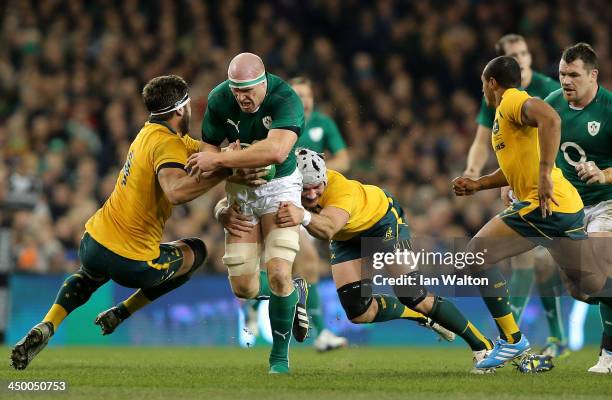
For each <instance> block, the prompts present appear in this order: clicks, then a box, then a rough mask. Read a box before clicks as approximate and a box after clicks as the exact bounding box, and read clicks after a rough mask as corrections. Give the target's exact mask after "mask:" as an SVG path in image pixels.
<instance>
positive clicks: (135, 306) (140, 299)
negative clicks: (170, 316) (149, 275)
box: [123, 289, 151, 315]
mask: <svg viewBox="0 0 612 400" xmlns="http://www.w3.org/2000/svg"><path fill="white" fill-rule="evenodd" d="M150 302H151V300H149V299H147V297H146V296H145V295H144V294H143V293H142V290H140V289H139V290H137V291H136V292H135V293H134V294H133V295H131V296H130V297H129V298H128V299H126V300H124V301H123V305H124V306H125V308H126V310H127V311H128V312H129V313H130V315H131V314H134V313H135V312H136V311H138V310H140V309H141V308H142V307H144V306H146V305H147V304H149V303H150Z"/></svg>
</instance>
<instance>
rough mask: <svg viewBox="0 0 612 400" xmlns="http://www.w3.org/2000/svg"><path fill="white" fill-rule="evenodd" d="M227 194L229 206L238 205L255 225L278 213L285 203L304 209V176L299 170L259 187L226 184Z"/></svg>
mask: <svg viewBox="0 0 612 400" xmlns="http://www.w3.org/2000/svg"><path fill="white" fill-rule="evenodd" d="M225 193H226V194H227V201H228V204H234V203H236V204H238V205H239V206H240V209H241V211H242V213H243V214H244V215H250V216H252V221H253V223H257V222H259V220H260V218H261V216H262V215H264V214H272V213H275V212H277V211H278V207H279V205H280V203H281V202H283V201H290V202H292V203H293V204H295V205H296V206H297V207H299V208H303V207H302V174H301V173H300V171H299V170H298V169H297V168H296V169H295V171H293V173H292V174H291V175H288V176H284V177H282V178H278V179H272V180H271V181H270V182H268V183H266V184H263V185H261V186H257V187H252V186H245V185H239V184H237V183H232V182H226V184H225Z"/></svg>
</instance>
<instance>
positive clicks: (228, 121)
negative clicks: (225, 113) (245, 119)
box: [225, 118, 240, 133]
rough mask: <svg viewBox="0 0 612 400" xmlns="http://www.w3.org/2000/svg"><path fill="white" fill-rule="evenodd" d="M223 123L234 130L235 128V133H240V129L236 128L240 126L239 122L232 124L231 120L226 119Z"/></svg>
mask: <svg viewBox="0 0 612 400" xmlns="http://www.w3.org/2000/svg"><path fill="white" fill-rule="evenodd" d="M225 122H227V123H228V124H230V125H231V126H233V127H234V128H236V132H237V133H240V129H239V128H238V125H240V121H238V122H234V121H232V120H231V119H229V118H228V119H227V120H226V121H225Z"/></svg>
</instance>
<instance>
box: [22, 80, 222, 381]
mask: <svg viewBox="0 0 612 400" xmlns="http://www.w3.org/2000/svg"><path fill="white" fill-rule="evenodd" d="M142 97H143V100H144V103H145V105H146V107H147V110H149V112H150V113H151V116H150V118H149V121H147V122H146V123H145V125H144V126H143V128H142V129H141V130H140V132H139V133H138V135H137V136H136V139H134V141H133V142H132V144H131V145H130V148H129V151H128V154H127V159H126V161H125V165H124V166H123V169H122V170H121V172H120V173H119V177H118V178H117V183H116V184H115V188H114V190H113V192H112V194H111V195H110V197H109V198H108V200H107V201H106V202H105V203H104V205H103V206H102V208H100V209H99V210H98V211H97V212H96V213H95V214H94V215H93V216H92V217H91V218H90V219H89V221H87V223H86V225H85V234H84V235H83V238H82V240H81V244H80V248H79V258H80V261H81V267H80V269H79V270H78V271H77V272H76V273H74V274H72V275H71V276H70V277H69V278H68V279H66V281H65V282H64V284H63V285H62V287H61V288H60V290H59V293H58V294H57V298H56V299H55V302H54V304H53V305H52V306H51V309H50V310H49V312H48V313H47V314H46V315H45V317H44V318H43V320H42V322H41V323H39V324H37V325H36V326H34V327H33V328H32V329H31V330H30V331H29V332H28V334H27V335H26V336H25V337H24V338H23V339H21V340H20V341H19V342H18V343H17V344H16V345H15V347H14V348H13V350H12V352H11V364H12V366H13V367H14V368H16V369H25V368H26V367H27V366H28V364H29V363H30V362H31V361H32V359H33V358H34V357H35V356H36V355H37V354H38V353H39V352H40V351H41V350H42V349H43V348H44V347H45V346H46V345H47V343H48V342H49V339H51V337H52V336H53V334H54V333H55V332H56V331H57V329H58V328H59V326H60V324H61V323H62V321H63V320H64V319H65V318H66V317H67V316H68V314H70V313H71V312H72V311H74V310H75V309H76V308H78V307H80V306H81V305H83V304H85V303H86V302H87V301H88V300H89V298H90V297H91V295H92V294H93V293H94V292H95V291H96V290H97V289H98V288H99V287H100V286H102V285H104V284H105V283H106V282H108V281H109V280H110V279H112V280H113V281H115V282H116V283H118V284H120V285H123V286H126V287H130V288H138V290H137V291H136V292H135V293H134V294H133V295H132V296H131V297H130V298H128V299H127V300H125V301H123V302H121V303H119V304H118V305H117V306H115V307H113V308H111V309H109V310H107V311H105V312H103V313H101V314H100V315H99V316H98V318H96V321H95V323H96V324H98V325H99V326H100V327H101V329H102V333H103V334H105V335H106V334H109V333H112V332H113V331H114V330H115V329H116V328H117V326H118V325H119V324H120V323H121V322H122V321H124V320H125V319H126V318H128V317H129V316H130V315H132V314H133V313H134V312H136V311H137V310H138V309H140V308H142V307H143V306H145V305H146V304H148V303H150V302H151V301H154V300H155V299H157V298H159V297H160V296H162V295H164V294H166V293H168V292H170V291H171V290H174V289H176V288H178V287H180V286H181V285H183V284H185V283H186V282H187V281H188V280H189V278H190V277H191V275H192V274H193V273H194V271H195V270H196V269H197V268H199V267H200V266H201V265H202V264H203V263H204V260H205V258H206V254H207V251H206V246H205V244H204V242H203V241H202V240H201V239H199V238H185V239H180V240H177V241H175V242H171V243H161V244H160V242H161V237H162V232H163V229H164V225H165V222H166V220H167V219H168V218H169V217H170V215H171V213H172V206H173V205H177V204H183V203H186V202H188V201H190V200H193V199H195V198H196V197H198V196H200V195H201V194H203V193H205V192H206V191H208V190H209V189H210V188H212V187H213V186H215V185H216V184H217V183H219V182H220V181H221V180H223V179H224V178H225V177H227V176H228V175H229V174H230V172H228V170H223V169H220V170H217V171H215V172H212V173H209V174H204V175H200V176H199V177H197V179H196V178H193V177H190V176H188V175H187V173H186V172H185V170H184V166H185V164H186V162H187V157H188V156H189V155H190V154H192V153H195V152H197V151H199V150H200V147H201V145H202V143H201V142H200V141H197V140H194V139H192V138H190V137H189V136H188V135H187V134H188V130H189V121H190V118H191V105H190V98H189V92H188V86H187V83H186V82H185V81H184V80H183V79H182V78H181V77H178V76H174V75H170V76H160V77H157V78H154V79H152V80H151V81H149V83H147V85H146V86H145V87H144V90H143V92H142Z"/></svg>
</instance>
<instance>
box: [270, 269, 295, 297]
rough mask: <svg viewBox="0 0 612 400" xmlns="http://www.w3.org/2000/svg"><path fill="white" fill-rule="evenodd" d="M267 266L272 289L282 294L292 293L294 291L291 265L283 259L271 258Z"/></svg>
mask: <svg viewBox="0 0 612 400" xmlns="http://www.w3.org/2000/svg"><path fill="white" fill-rule="evenodd" d="M267 267H268V280H269V282H270V290H271V291H272V292H273V293H275V294H276V295H280V296H285V295H288V294H290V293H291V292H292V291H293V280H292V279H291V267H290V266H289V265H287V263H286V262H283V261H282V260H271V261H270V262H268V264H267Z"/></svg>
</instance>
